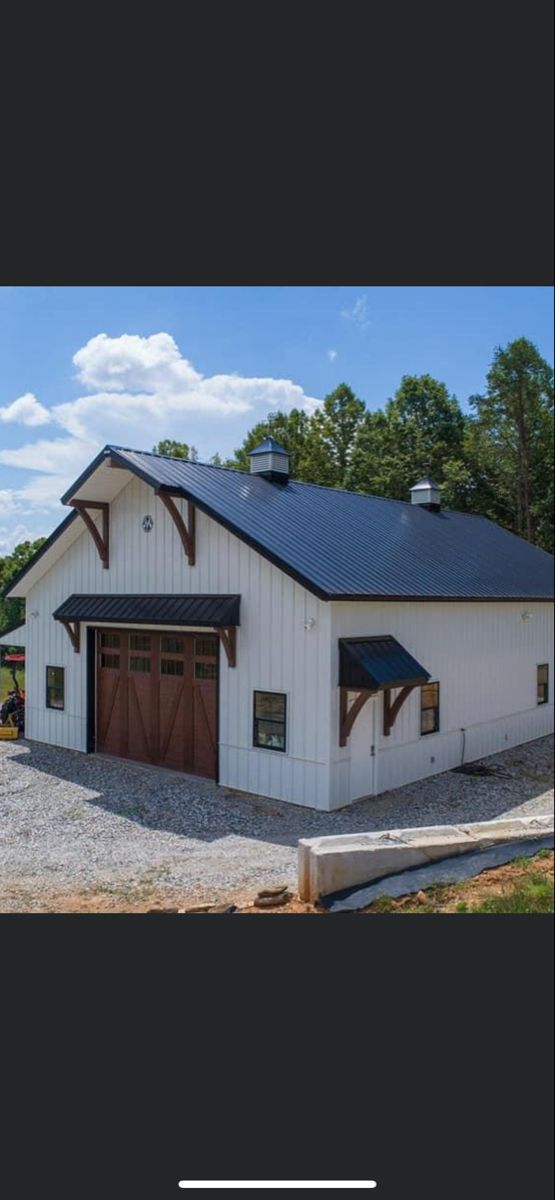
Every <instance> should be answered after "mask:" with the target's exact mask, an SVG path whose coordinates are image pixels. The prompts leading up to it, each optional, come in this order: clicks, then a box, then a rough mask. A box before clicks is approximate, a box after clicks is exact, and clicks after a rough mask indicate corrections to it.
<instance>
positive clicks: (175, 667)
mask: <svg viewBox="0 0 555 1200" xmlns="http://www.w3.org/2000/svg"><path fill="white" fill-rule="evenodd" d="M160 673H161V674H162V675H182V674H183V662H182V660H181V659H180V658H163V659H162V661H161V663H160Z"/></svg>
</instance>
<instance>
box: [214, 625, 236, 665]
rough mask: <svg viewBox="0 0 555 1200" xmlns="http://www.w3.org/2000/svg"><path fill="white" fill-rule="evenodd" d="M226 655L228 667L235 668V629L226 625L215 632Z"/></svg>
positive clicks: (233, 626)
mask: <svg viewBox="0 0 555 1200" xmlns="http://www.w3.org/2000/svg"><path fill="white" fill-rule="evenodd" d="M215 632H216V633H217V634H218V637H219V639H220V641H221V643H222V646H223V648H224V650H225V652H226V655H227V662H228V666H230V667H236V666H237V627H236V626H235V625H226V626H225V628H224V627H221V628H218V629H216V630H215Z"/></svg>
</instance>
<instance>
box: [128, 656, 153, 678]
mask: <svg viewBox="0 0 555 1200" xmlns="http://www.w3.org/2000/svg"><path fill="white" fill-rule="evenodd" d="M129 670H130V671H142V672H143V673H144V674H145V675H148V673H149V671H150V659H149V658H137V657H135V656H133V657H131V658H130V659H129Z"/></svg>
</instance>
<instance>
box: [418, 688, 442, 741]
mask: <svg viewBox="0 0 555 1200" xmlns="http://www.w3.org/2000/svg"><path fill="white" fill-rule="evenodd" d="M438 732H439V683H425V684H424V685H423V687H421V688H420V733H421V734H422V735H424V734H425V733H438Z"/></svg>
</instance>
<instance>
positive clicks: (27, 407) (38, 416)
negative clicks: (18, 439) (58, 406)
mask: <svg viewBox="0 0 555 1200" xmlns="http://www.w3.org/2000/svg"><path fill="white" fill-rule="evenodd" d="M51 420H52V417H51V415H50V412H49V411H48V409H47V408H45V407H44V404H40V402H39V401H38V400H37V397H36V396H34V395H33V393H32V392H25V395H24V396H18V398H17V400H12V403H11V404H6V405H4V406H3V407H2V408H0V421H19V422H20V424H21V425H47V424H48V422H49V421H51Z"/></svg>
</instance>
